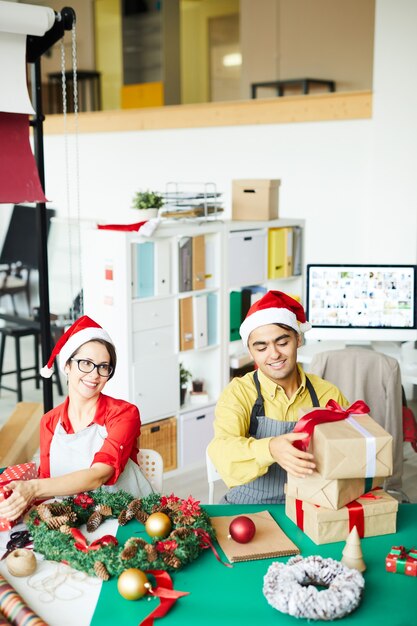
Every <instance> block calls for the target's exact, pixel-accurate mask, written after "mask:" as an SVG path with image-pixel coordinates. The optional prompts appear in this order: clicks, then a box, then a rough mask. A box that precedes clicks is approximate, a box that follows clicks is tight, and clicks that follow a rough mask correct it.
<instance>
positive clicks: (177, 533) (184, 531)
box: [171, 526, 193, 539]
mask: <svg viewBox="0 0 417 626" xmlns="http://www.w3.org/2000/svg"><path fill="white" fill-rule="evenodd" d="M192 532H193V531H192V530H191V528H186V527H185V526H180V527H179V528H176V529H175V530H173V531H172V533H171V539H175V537H178V539H185V537H188V536H189V535H191V534H192Z"/></svg>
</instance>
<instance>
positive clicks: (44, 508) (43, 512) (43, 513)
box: [36, 504, 52, 522]
mask: <svg viewBox="0 0 417 626" xmlns="http://www.w3.org/2000/svg"><path fill="white" fill-rule="evenodd" d="M36 510H37V512H38V515H39V517H40V518H41V520H42V521H43V522H45V521H46V520H47V519H48V518H50V517H52V512H51V509H50V508H49V506H48V505H47V504H40V505H39V506H37V507H36Z"/></svg>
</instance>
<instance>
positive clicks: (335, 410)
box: [293, 400, 369, 450]
mask: <svg viewBox="0 0 417 626" xmlns="http://www.w3.org/2000/svg"><path fill="white" fill-rule="evenodd" d="M367 413H369V406H368V405H367V404H365V402H364V401H363V400H357V401H356V402H354V403H353V404H351V405H350V406H349V407H348V408H347V409H342V407H341V406H340V405H339V404H338V403H337V402H336V401H335V400H329V401H328V403H327V404H326V408H324V409H315V410H313V411H311V412H310V413H307V415H304V417H302V418H301V419H300V420H299V421H298V422H297V424H296V425H295V428H294V432H295V433H308V437H305V438H304V439H299V440H298V441H294V444H293V445H294V446H295V447H296V448H298V449H299V450H307V448H308V446H309V443H310V440H311V437H312V436H313V433H314V428H315V427H316V426H318V425H319V424H326V423H327V422H340V421H341V420H345V419H346V418H347V417H349V416H350V415H366V414H367Z"/></svg>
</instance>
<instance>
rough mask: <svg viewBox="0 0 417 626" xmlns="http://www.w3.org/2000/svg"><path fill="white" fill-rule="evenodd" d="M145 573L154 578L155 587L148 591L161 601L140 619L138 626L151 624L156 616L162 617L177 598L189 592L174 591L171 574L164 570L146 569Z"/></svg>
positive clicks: (149, 625)
mask: <svg viewBox="0 0 417 626" xmlns="http://www.w3.org/2000/svg"><path fill="white" fill-rule="evenodd" d="M145 573H146V574H152V576H153V577H154V578H155V580H156V587H155V588H154V589H152V588H151V589H149V592H148V593H149V594H150V595H153V596H155V597H156V598H159V599H160V601H161V603H160V605H159V606H157V607H156V609H154V610H153V611H152V613H150V614H149V615H148V616H147V617H145V619H143V620H142V621H141V623H140V625H139V626H153V621H154V619H155V618H156V617H163V616H164V615H166V614H167V613H168V611H169V610H170V608H171V607H172V606H173V605H174V604H175V602H176V601H177V600H178V598H181V597H182V596H188V595H189V592H188V591H175V590H174V588H173V587H174V585H173V583H172V578H171V576H170V575H169V574H168V572H165V571H164V570H153V569H149V570H146V571H145Z"/></svg>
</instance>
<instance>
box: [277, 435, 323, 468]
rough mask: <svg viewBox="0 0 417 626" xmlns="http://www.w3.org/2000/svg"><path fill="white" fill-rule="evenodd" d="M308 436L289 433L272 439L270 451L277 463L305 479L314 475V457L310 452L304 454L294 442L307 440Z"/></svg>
mask: <svg viewBox="0 0 417 626" xmlns="http://www.w3.org/2000/svg"><path fill="white" fill-rule="evenodd" d="M307 436H308V435H307V433H288V434H286V435H280V436H279V437H272V439H271V440H270V442H269V451H270V453H271V455H272V456H273V457H274V459H275V461H276V462H277V463H278V464H279V465H281V467H282V468H283V469H285V470H286V471H287V472H288V473H289V474H292V476H296V477H297V478H305V477H306V476H307V475H308V474H312V473H313V470H314V468H315V467H316V465H315V463H314V457H313V455H312V454H310V452H303V451H302V450H298V448H296V447H295V446H293V442H294V441H298V440H299V439H305V438H306V437H307Z"/></svg>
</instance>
